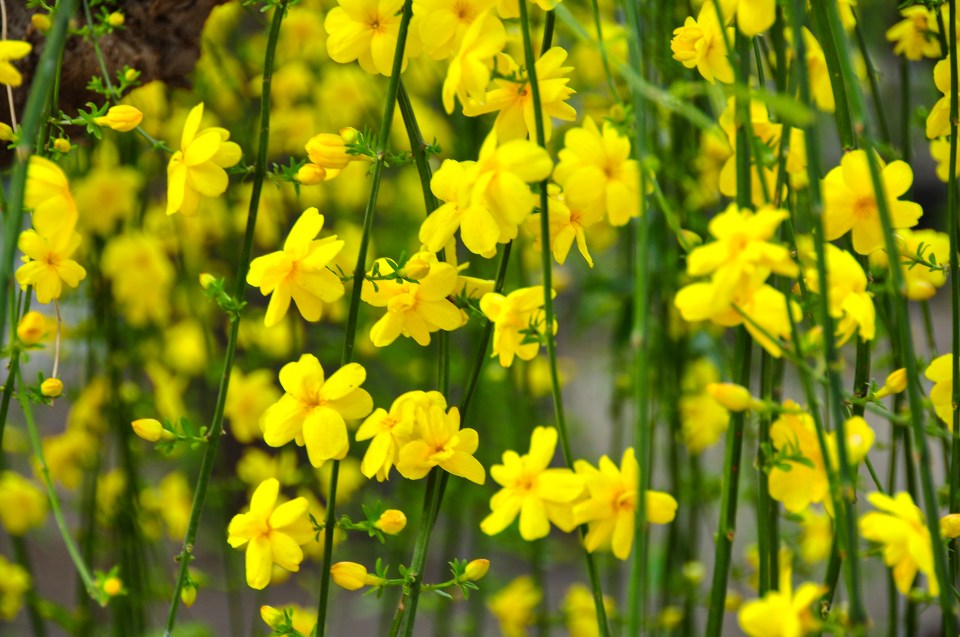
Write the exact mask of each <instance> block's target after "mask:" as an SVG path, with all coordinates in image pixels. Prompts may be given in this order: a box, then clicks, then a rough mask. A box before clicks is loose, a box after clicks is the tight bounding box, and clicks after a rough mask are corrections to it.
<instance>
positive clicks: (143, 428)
mask: <svg viewBox="0 0 960 637" xmlns="http://www.w3.org/2000/svg"><path fill="white" fill-rule="evenodd" d="M130 426H132V427H133V433H135V434H137V435H138V436H140V437H141V438H143V439H144V440H146V441H147V442H158V441H160V440H173V439H174V438H175V436H174V435H173V432H171V431H167V430H166V429H164V428H163V425H162V424H161V423H160V421H159V420H157V419H156V418H138V419H137V420H134V421H133V422H132V423H130Z"/></svg>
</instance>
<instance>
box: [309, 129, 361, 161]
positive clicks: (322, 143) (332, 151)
mask: <svg viewBox="0 0 960 637" xmlns="http://www.w3.org/2000/svg"><path fill="white" fill-rule="evenodd" d="M304 148H305V149H306V151H307V156H308V157H309V158H310V161H311V162H313V163H314V164H316V165H318V166H322V167H323V168H334V169H337V170H342V169H344V168H346V167H347V164H348V163H350V159H351V156H350V155H348V154H347V145H346V142H345V141H344V139H343V137H341V136H340V135H334V134H332V133H320V134H319V135H314V136H313V137H311V138H310V140H309V141H308V142H307V144H306V146H304Z"/></svg>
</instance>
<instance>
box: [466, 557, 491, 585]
mask: <svg viewBox="0 0 960 637" xmlns="http://www.w3.org/2000/svg"><path fill="white" fill-rule="evenodd" d="M489 570H490V560H486V559H483V558H479V559H476V560H470V562H469V563H468V564H467V565H466V566H465V567H464V569H463V579H464V581H467V582H476V581H478V580H481V579H483V577H484V576H485V575H486V574H487V571H489Z"/></svg>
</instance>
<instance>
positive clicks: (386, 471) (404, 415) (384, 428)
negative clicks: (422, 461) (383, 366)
mask: <svg viewBox="0 0 960 637" xmlns="http://www.w3.org/2000/svg"><path fill="white" fill-rule="evenodd" d="M431 404H433V405H438V406H440V407H442V408H443V409H446V408H447V401H446V400H445V399H444V397H443V394H441V393H439V392H435V391H431V392H424V391H410V392H407V393H405V394H401V395H400V396H398V397H397V399H396V400H394V401H393V404H392V405H391V406H390V411H389V412H388V411H387V410H385V409H383V408H378V409H376V410H375V411H374V412H373V413H372V414H370V415H369V416H368V417H367V419H366V420H364V421H363V424H361V425H360V428H359V429H357V441H358V442H359V441H361V440H370V446H369V447H367V451H366V453H365V454H364V455H363V461H362V462H361V464H360V471H361V472H362V473H363V475H365V476H366V477H367V478H373V477H376V478H377V480H378V481H379V482H383V481H384V480H386V479H387V478H389V477H390V469H391V468H393V466H394V465H395V464H396V463H397V460H398V459H399V456H400V448H401V447H402V446H403V445H405V444H406V443H407V442H409V441H410V440H411V438H412V437H413V434H414V430H415V427H416V417H417V410H418V409H428V408H429V407H430V405H431Z"/></svg>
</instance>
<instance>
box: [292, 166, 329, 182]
mask: <svg viewBox="0 0 960 637" xmlns="http://www.w3.org/2000/svg"><path fill="white" fill-rule="evenodd" d="M326 178H327V171H326V170H324V168H323V167H322V166H317V165H316V164H304V165H303V166H301V167H300V170H298V171H297V181H299V182H300V183H301V184H303V185H304V186H316V185H317V184H319V183H321V182H323V181H324V180H325V179H326Z"/></svg>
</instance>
